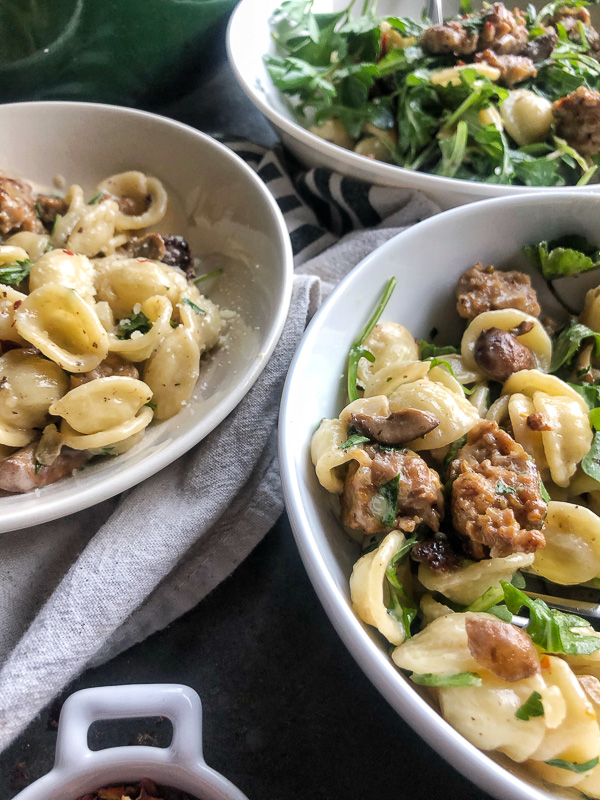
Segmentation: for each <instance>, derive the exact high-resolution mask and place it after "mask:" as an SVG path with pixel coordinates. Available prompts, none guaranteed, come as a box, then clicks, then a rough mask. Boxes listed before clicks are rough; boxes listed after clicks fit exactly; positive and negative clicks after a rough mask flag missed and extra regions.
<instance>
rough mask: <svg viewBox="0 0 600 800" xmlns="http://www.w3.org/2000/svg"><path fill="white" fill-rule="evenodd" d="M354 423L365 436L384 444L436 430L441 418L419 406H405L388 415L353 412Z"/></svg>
mask: <svg viewBox="0 0 600 800" xmlns="http://www.w3.org/2000/svg"><path fill="white" fill-rule="evenodd" d="M350 421H351V423H352V425H354V427H355V428H356V429H357V431H358V432H359V433H361V434H362V435H363V436H368V437H369V439H372V440H373V441H375V442H377V443H378V444H383V445H398V444H405V443H406V442H412V440H413V439H418V438H419V437H420V436H425V434H426V433H429V432H430V431H432V430H434V428H437V426H438V425H439V424H440V421H439V419H436V417H434V416H433V414H429V413H428V412H427V411H421V410H420V409H418V408H403V409H402V411H392V413H391V414H390V415H389V416H387V417H372V416H370V415H369V414H351V415H350Z"/></svg>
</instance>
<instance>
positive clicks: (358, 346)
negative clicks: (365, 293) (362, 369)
mask: <svg viewBox="0 0 600 800" xmlns="http://www.w3.org/2000/svg"><path fill="white" fill-rule="evenodd" d="M395 287H396V278H390V279H389V281H388V282H387V284H386V287H385V290H384V292H383V295H382V296H381V300H380V301H379V303H378V304H377V308H376V309H375V311H374V312H373V315H372V316H371V318H370V320H369V321H368V322H367V325H366V327H365V328H364V330H363V332H362V333H361V335H360V336H359V337H358V339H357V340H356V342H355V343H354V344H353V345H352V347H351V348H350V352H349V354H348V397H349V398H350V402H352V401H353V400H358V392H357V390H356V382H357V379H358V378H357V375H358V362H359V361H360V359H361V358H366V359H368V360H369V361H370V362H371V363H373V362H374V361H375V356H374V355H373V353H371V352H370V351H369V350H367V349H366V348H364V347H363V346H362V344H363V342H364V341H365V339H366V338H367V337H368V336H369V334H370V333H371V331H372V330H373V328H374V327H375V325H377V323H378V322H379V318H380V317H381V315H382V314H383V311H384V309H385V307H386V306H387V304H388V302H389V299H390V297H391V296H392V293H393V291H394V288H395Z"/></svg>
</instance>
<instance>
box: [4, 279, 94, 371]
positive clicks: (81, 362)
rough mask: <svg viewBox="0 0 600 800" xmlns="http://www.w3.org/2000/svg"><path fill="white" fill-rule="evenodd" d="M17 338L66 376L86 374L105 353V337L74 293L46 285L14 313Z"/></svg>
mask: <svg viewBox="0 0 600 800" xmlns="http://www.w3.org/2000/svg"><path fill="white" fill-rule="evenodd" d="M15 320H16V326H17V331H18V332H19V334H20V335H21V336H22V337H23V338H24V339H26V340H27V341H28V342H31V344H33V345H35V347H37V348H38V350H40V351H41V352H42V353H43V354H44V355H45V356H46V357H47V358H49V359H51V360H52V361H55V362H56V363H57V364H58V365H59V366H61V367H62V368H63V369H66V370H67V371H68V372H89V371H90V370H92V369H95V368H96V367H97V366H98V364H100V362H101V361H103V360H104V359H105V358H106V355H107V353H108V335H107V333H106V331H105V330H104V328H103V327H102V325H101V324H100V320H99V319H98V316H97V315H96V313H95V311H94V309H93V308H91V307H90V306H89V305H88V304H87V303H86V302H85V300H84V299H83V298H82V297H81V296H80V295H79V294H78V293H77V292H76V291H75V290H74V289H68V288H66V287H65V286H60V285H59V284H58V283H47V284H45V285H44V286H41V287H40V288H39V289H36V290H35V291H33V292H32V293H31V294H30V295H28V296H27V297H25V298H24V300H23V301H22V302H21V305H20V306H19V307H18V308H17V309H16V311H15Z"/></svg>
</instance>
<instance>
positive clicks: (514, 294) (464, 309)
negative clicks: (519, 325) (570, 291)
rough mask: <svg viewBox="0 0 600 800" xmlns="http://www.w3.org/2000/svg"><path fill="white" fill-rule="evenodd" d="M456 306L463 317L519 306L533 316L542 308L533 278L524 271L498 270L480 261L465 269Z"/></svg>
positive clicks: (457, 292) (458, 285)
mask: <svg viewBox="0 0 600 800" xmlns="http://www.w3.org/2000/svg"><path fill="white" fill-rule="evenodd" d="M456 299H457V303H456V310H457V311H458V313H459V314H460V316H461V317H463V318H464V319H475V317H476V316H478V314H482V313H483V312H484V311H494V310H496V309H499V308H516V309H518V310H519V311H524V312H525V313H526V314H530V315H531V316H532V317H537V316H539V314H540V312H541V310H542V309H541V308H540V304H539V303H538V299H537V294H536V291H535V289H534V288H533V286H532V285H531V278H530V277H529V275H525V273H524V272H517V271H516V270H508V271H506V272H504V271H501V270H496V269H494V267H493V266H492V265H491V264H490V265H489V266H487V267H486V266H484V265H483V264H482V263H481V262H479V263H477V264H475V265H474V266H473V267H471V268H470V269H468V270H467V271H466V272H464V273H463V274H462V275H461V276H460V278H459V279H458V283H457V284H456Z"/></svg>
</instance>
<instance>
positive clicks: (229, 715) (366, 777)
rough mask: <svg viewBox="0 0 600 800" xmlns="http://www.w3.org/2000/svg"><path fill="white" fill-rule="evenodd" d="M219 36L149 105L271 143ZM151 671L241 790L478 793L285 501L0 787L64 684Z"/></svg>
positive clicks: (338, 799) (47, 758) (261, 794)
mask: <svg viewBox="0 0 600 800" xmlns="http://www.w3.org/2000/svg"><path fill="white" fill-rule="evenodd" d="M216 50H217V52H216V55H215V57H214V60H213V63H212V66H211V67H210V68H209V69H208V70H207V71H206V72H205V74H204V76H203V78H202V80H201V81H199V82H198V86H197V89H196V90H195V91H194V92H193V93H192V94H190V95H188V96H187V97H186V98H184V99H183V100H179V101H178V102H175V103H173V104H172V105H170V106H169V107H163V108H159V109H155V110H157V111H159V112H160V113H164V114H167V115H170V116H173V117H175V118H176V119H179V120H181V121H182V122H186V123H188V124H190V125H193V126H195V127H197V128H199V129H200V130H203V131H207V132H209V133H213V132H224V133H228V134H233V133H235V134H236V135H241V136H248V137H250V138H253V139H254V140H255V141H260V142H263V143H265V144H270V143H273V142H274V141H275V136H274V134H273V131H272V130H271V129H270V127H269V126H268V124H267V123H266V121H265V120H264V119H263V117H262V116H261V115H260V114H259V113H258V112H257V111H255V109H254V108H253V107H252V105H251V104H250V102H249V101H248V100H247V99H246V98H245V96H244V95H243V93H242V92H241V90H240V89H239V88H238V86H237V84H236V83H235V80H234V78H233V76H232V74H231V71H230V69H229V67H228V65H227V62H226V59H225V56H224V49H223V47H222V44H221V45H220V46H219V47H217V49H216ZM109 588H110V587H107V590H109ZM160 682H175V683H184V684H187V685H189V686H191V687H193V688H194V689H195V690H196V691H198V693H199V694H200V696H201V697H202V701H203V706H204V740H205V756H206V760H207V763H208V764H210V765H211V766H212V767H214V768H215V769H217V770H219V771H220V772H222V773H223V774H224V775H226V776H227V777H228V778H229V779H230V780H232V781H233V782H234V783H235V784H237V785H238V786H239V787H240V789H242V790H243V791H244V792H245V793H246V794H247V795H248V797H249V798H250V800H355V799H356V800H358V799H359V798H360V799H361V800H363V798H375V797H386V798H394V797H398V798H403V800H432V799H433V800H435V799H436V798H442V797H443V798H444V800H486V798H487V795H486V794H485V793H483V792H481V791H480V790H478V789H477V788H475V787H474V786H473V785H472V784H471V783H470V782H469V781H468V780H466V779H465V778H463V777H462V776H460V775H459V774H458V773H457V772H456V771H455V770H454V769H453V768H452V767H450V766H449V765H448V764H446V762H444V761H443V760H442V759H441V758H440V757H439V756H438V755H437V754H436V753H435V752H434V751H433V750H432V749H431V748H430V747H429V746H428V745H427V744H426V743H425V742H424V741H422V740H421V739H420V738H419V737H418V736H417V735H416V734H415V733H413V731H412V730H411V729H410V728H409V727H408V725H406V724H405V723H404V722H403V721H402V720H401V719H400V718H399V717H398V715H397V714H396V713H395V712H394V711H393V710H392V708H391V707H390V706H389V705H388V704H387V703H386V701H385V700H384V699H383V698H382V697H381V696H380V695H379V694H378V692H377V691H376V690H375V689H374V687H373V686H372V685H371V683H370V682H369V681H368V679H367V678H366V677H365V676H364V674H363V673H362V672H361V670H360V669H359V667H358V666H357V665H356V663H355V662H354V660H353V659H352V657H351V656H350V654H349V653H348V651H347V650H346V649H345V647H344V645H343V644H342V642H341V640H340V639H339V638H338V636H337V634H336V632H335V630H334V628H333V626H332V625H331V623H330V622H329V620H328V619H327V617H326V615H325V612H324V611H323V609H322V608H321V605H320V604H319V601H318V599H317V597H316V594H315V592H314V590H313V588H312V586H311V584H310V581H309V579H308V577H307V575H306V572H305V570H304V567H303V565H302V563H301V561H300V557H299V555H298V551H297V549H296V546H295V543H294V540H293V536H292V532H291V529H290V526H289V522H288V520H287V517H285V515H284V516H282V517H281V519H280V520H279V521H278V522H277V524H276V525H275V526H274V528H273V529H272V530H271V532H270V533H269V534H268V535H267V537H266V538H265V539H264V541H263V542H262V543H261V544H260V545H259V546H258V547H257V548H256V550H255V551H254V552H253V553H252V555H251V556H250V557H249V558H248V559H247V560H246V561H245V562H244V563H243V564H242V565H241V566H240V567H239V568H238V569H237V570H236V571H235V572H234V574H233V575H231V576H230V577H229V578H228V579H227V580H226V581H225V582H224V583H222V584H221V585H220V586H219V587H218V588H217V589H216V590H215V591H214V592H212V594H210V595H209V596H208V597H207V598H205V599H204V600H203V601H202V602H201V603H199V605H198V606H196V608H194V609H193V610H192V611H190V612H189V613H188V614H186V615H185V616H183V617H181V618H180V619H179V620H177V621H176V622H174V623H173V624H172V625H170V626H169V627H168V628H166V629H165V630H163V631H161V632H160V633H157V634H155V635H154V636H152V637H150V638H149V639H147V640H146V641H144V642H142V643H141V644H138V645H136V646H135V647H132V648H131V649H130V650H128V651H127V652H125V653H123V654H122V655H120V656H118V657H117V658H115V659H113V660H112V661H110V662H108V663H107V664H104V665H103V666H101V667H98V668H95V669H90V670H87V671H86V672H85V673H84V674H83V675H82V676H81V677H80V678H78V679H77V680H76V681H74V683H73V684H72V685H71V686H69V687H68V688H67V689H66V691H65V692H64V694H63V696H62V697H60V698H58V699H57V701H56V702H55V703H53V704H52V706H51V707H49V708H47V709H45V710H44V711H43V712H42V713H41V714H40V716H39V717H38V718H36V719H35V720H34V721H33V722H32V723H31V724H30V725H29V727H28V728H27V730H26V731H25V732H24V733H23V734H22V735H21V736H20V737H19V738H18V739H17V740H16V741H15V742H14V743H13V744H12V746H11V747H9V748H8V750H6V751H5V752H4V753H2V754H1V755H0V800H9V798H12V797H13V796H14V795H15V794H16V793H17V792H18V791H19V790H20V789H21V788H23V787H24V786H25V785H26V784H27V783H28V782H30V781H33V780H35V779H36V778H38V777H40V776H41V775H43V774H44V773H46V772H47V771H48V770H49V769H50V768H51V767H52V763H53V758H54V747H55V742H56V721H57V715H58V713H59V711H60V705H61V702H62V701H63V700H64V699H65V698H66V697H67V696H68V695H69V694H70V693H71V692H73V691H76V690H77V689H82V688H85V687H89V686H104V685H111V684H127V683H160ZM166 737H167V730H166V724H165V723H164V722H160V721H150V722H143V723H138V722H131V721H128V722H121V723H108V724H105V725H103V726H101V727H100V728H98V730H97V731H95V734H94V737H93V739H94V742H95V746H110V745H117V744H130V743H150V744H151V743H156V742H158V743H161V742H163V740H164V739H165V738H166ZM65 800H71V799H70V798H65Z"/></svg>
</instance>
